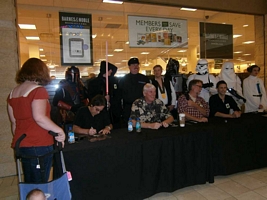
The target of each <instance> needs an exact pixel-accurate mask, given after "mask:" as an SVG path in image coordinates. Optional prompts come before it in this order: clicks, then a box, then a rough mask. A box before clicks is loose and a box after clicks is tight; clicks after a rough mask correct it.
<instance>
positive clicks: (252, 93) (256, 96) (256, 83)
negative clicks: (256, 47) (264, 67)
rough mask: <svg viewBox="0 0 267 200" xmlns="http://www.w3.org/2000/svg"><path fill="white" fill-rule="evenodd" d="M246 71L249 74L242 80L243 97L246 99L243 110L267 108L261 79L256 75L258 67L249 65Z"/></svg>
mask: <svg viewBox="0 0 267 200" xmlns="http://www.w3.org/2000/svg"><path fill="white" fill-rule="evenodd" d="M247 71H248V72H249V73H250V76H249V77H247V78H245V79H244V82H243V92H244V97H245V98H246V99H247V101H246V104H245V112H246V113H247V112H255V111H263V110H265V109H267V98H266V91H265V88H264V84H263V81H262V80H261V79H260V78H258V77H257V75H258V73H259V71H260V67H259V66H257V65H251V66H250V67H248V68H247Z"/></svg>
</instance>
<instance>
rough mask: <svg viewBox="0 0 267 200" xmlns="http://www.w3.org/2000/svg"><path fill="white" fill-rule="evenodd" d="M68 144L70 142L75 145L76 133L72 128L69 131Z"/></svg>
mask: <svg viewBox="0 0 267 200" xmlns="http://www.w3.org/2000/svg"><path fill="white" fill-rule="evenodd" d="M68 142H69V144H73V143H75V137H74V132H73V130H72V127H71V126H70V127H69V131H68Z"/></svg>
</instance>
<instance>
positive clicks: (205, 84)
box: [202, 83, 214, 88]
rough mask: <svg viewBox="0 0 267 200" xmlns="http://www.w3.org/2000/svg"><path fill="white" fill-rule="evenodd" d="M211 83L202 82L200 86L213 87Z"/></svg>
mask: <svg viewBox="0 0 267 200" xmlns="http://www.w3.org/2000/svg"><path fill="white" fill-rule="evenodd" d="M213 85H214V84H213V83H204V84H203V85H202V87H203V88H208V87H213Z"/></svg>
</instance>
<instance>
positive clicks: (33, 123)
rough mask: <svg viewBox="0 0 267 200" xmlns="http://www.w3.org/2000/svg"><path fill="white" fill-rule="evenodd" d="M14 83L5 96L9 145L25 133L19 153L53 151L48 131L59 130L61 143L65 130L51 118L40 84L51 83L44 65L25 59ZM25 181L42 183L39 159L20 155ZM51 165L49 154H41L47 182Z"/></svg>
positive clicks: (34, 60)
mask: <svg viewBox="0 0 267 200" xmlns="http://www.w3.org/2000/svg"><path fill="white" fill-rule="evenodd" d="M16 82H17V83H18V86H16V87H15V88H14V89H13V90H12V91H11V93H10V94H9V96H8V98H7V103H8V115H9V119H10V121H11V128H12V134H13V141H12V145H11V146H12V148H14V147H15V143H16V141H17V139H18V138H19V137H20V136H21V135H23V134H24V133H25V134H26V138H25V139H23V140H22V142H21V144H20V152H21V153H22V154H23V155H28V156H42V155H45V154H47V153H49V152H51V151H53V143H54V141H53V136H51V135H49V134H48V131H49V130H51V131H53V132H56V133H58V136H57V137H55V139H56V140H57V141H58V142H64V140H65V133H64V132H63V130H62V129H61V128H60V127H59V126H57V125H56V124H55V123H54V122H52V121H51V119H50V105H49V102H48V93H47V91H46V89H45V88H44V87H42V85H47V84H48V83H49V82H50V76H49V71H48V68H47V66H46V64H45V63H44V62H43V61H41V60H40V59H38V58H30V59H28V60H27V61H26V62H25V63H24V64H23V66H22V68H21V69H20V70H19V71H18V73H17V75H16ZM21 161H22V168H23V173H24V181H25V182H27V183H40V182H42V181H43V180H42V177H43V173H41V169H40V168H41V167H40V164H41V163H40V159H37V158H36V159H31V158H22V159H21ZM51 165H52V154H50V155H49V156H45V157H44V177H45V180H46V181H48V178H49V173H50V169H51Z"/></svg>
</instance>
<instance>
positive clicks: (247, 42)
mask: <svg viewBox="0 0 267 200" xmlns="http://www.w3.org/2000/svg"><path fill="white" fill-rule="evenodd" d="M254 42H255V41H246V42H242V44H252V43H254Z"/></svg>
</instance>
